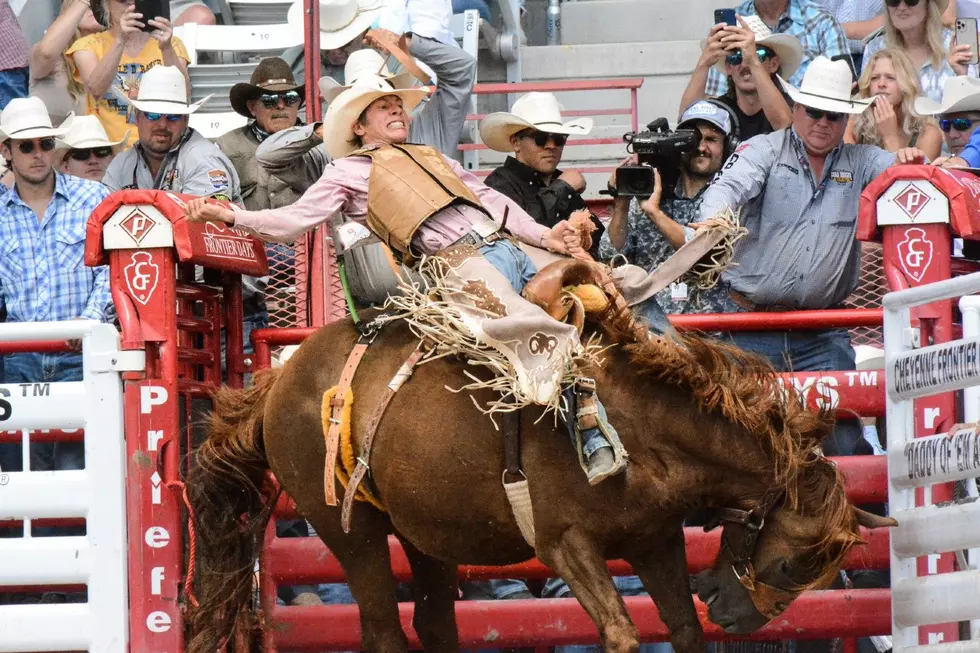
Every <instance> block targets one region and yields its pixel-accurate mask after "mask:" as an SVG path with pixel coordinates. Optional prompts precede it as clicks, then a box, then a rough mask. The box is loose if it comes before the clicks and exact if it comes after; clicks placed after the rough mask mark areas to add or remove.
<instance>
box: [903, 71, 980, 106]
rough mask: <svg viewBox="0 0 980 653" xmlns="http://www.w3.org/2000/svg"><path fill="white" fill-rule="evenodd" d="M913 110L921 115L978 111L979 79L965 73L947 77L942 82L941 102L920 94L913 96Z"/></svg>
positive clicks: (979, 103) (979, 102)
mask: <svg viewBox="0 0 980 653" xmlns="http://www.w3.org/2000/svg"><path fill="white" fill-rule="evenodd" d="M915 110H916V112H917V113H919V114H920V115H923V116H935V115H937V114H943V113H959V112H960V111H980V79H976V78H975V77H967V76H966V75H960V76H959V77H949V78H947V79H946V82H945V83H944V84H943V101H942V102H936V101H935V100H933V99H932V98H929V97H926V96H920V97H917V98H915Z"/></svg>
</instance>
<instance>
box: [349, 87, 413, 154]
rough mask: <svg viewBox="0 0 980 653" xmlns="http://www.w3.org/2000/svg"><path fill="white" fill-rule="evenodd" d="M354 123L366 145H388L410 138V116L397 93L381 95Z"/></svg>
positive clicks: (355, 129) (355, 131)
mask: <svg viewBox="0 0 980 653" xmlns="http://www.w3.org/2000/svg"><path fill="white" fill-rule="evenodd" d="M361 115H362V118H361V119H359V120H357V121H356V122H355V123H354V134H356V135H357V136H360V137H361V142H362V143H364V145H387V144H390V143H404V142H405V141H407V140H408V124H409V117H408V115H407V114H406V113H405V110H404V109H403V108H402V99H401V98H400V97H398V96H397V95H385V96H384V97H380V98H378V99H377V100H375V101H374V102H372V103H371V104H369V105H368V108H367V109H365V110H364V113H363V114H361Z"/></svg>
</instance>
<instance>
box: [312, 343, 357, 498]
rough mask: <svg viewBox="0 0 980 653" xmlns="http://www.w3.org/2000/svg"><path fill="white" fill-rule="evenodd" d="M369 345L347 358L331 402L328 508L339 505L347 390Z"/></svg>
mask: <svg viewBox="0 0 980 653" xmlns="http://www.w3.org/2000/svg"><path fill="white" fill-rule="evenodd" d="M367 348H368V346H367V343H361V342H359V343H357V344H356V345H354V348H353V349H352V350H351V352H350V355H348V356H347V362H346V363H345V364H344V371H343V372H341V374H340V381H339V382H338V383H337V386H336V387H337V392H336V394H335V395H334V397H333V399H332V400H331V402H330V428H329V429H328V430H327V433H326V439H327V455H326V459H325V461H324V468H323V495H324V497H325V499H326V502H327V505H328V506H336V505H337V485H336V484H337V480H336V475H337V454H338V452H339V451H340V427H341V424H342V420H341V412H342V411H343V409H344V404H345V397H346V396H347V390H348V389H349V388H350V387H351V383H353V381H354V374H355V373H356V372H357V366H358V365H360V364H361V359H362V358H364V352H366V351H367Z"/></svg>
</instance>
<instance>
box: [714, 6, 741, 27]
mask: <svg viewBox="0 0 980 653" xmlns="http://www.w3.org/2000/svg"><path fill="white" fill-rule="evenodd" d="M718 23H723V24H725V25H732V26H737V25H738V20H737V19H736V18H735V10H734V9H715V25H717V24H718Z"/></svg>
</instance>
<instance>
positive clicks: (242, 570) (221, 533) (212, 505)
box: [187, 370, 280, 653]
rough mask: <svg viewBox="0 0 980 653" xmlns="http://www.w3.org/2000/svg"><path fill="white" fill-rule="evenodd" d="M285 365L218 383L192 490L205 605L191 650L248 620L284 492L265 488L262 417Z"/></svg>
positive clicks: (208, 645)
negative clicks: (236, 383)
mask: <svg viewBox="0 0 980 653" xmlns="http://www.w3.org/2000/svg"><path fill="white" fill-rule="evenodd" d="M279 372H280V370H266V371H263V372H259V373H258V374H256V375H255V379H254V384H253V385H252V386H251V387H249V388H248V389H247V390H233V389H231V388H222V389H221V390H219V391H218V392H217V393H216V394H215V395H214V409H213V411H212V413H211V417H210V422H209V429H208V439H207V440H206V441H205V442H204V444H203V445H201V446H200V448H198V450H197V452H196V453H195V462H196V465H195V468H194V470H193V472H192V476H191V482H190V483H188V493H189V498H190V504H191V507H192V509H193V513H194V525H195V529H196V536H197V537H196V545H197V546H196V569H197V594H198V596H197V598H198V600H199V605H198V607H197V608H196V609H194V611H193V613H192V617H191V638H190V643H189V644H188V647H187V653H214V652H215V651H217V650H223V648H222V644H223V643H225V642H230V640H231V639H232V638H233V637H234V636H235V633H236V631H237V630H238V627H247V626H248V625H249V624H248V609H247V607H248V604H249V600H250V598H251V596H252V574H253V571H254V568H255V561H256V560H257V559H258V555H259V550H260V548H261V546H262V539H263V533H264V531H265V527H266V525H267V524H268V522H269V517H270V516H271V514H272V510H273V508H274V507H275V504H276V499H278V492H271V491H269V490H268V489H267V488H266V489H264V488H265V475H266V472H267V471H268V470H269V463H268V461H267V460H266V456H265V447H264V444H263V439H262V418H263V413H264V410H265V403H266V398H267V397H268V394H269V391H270V390H271V389H272V386H273V385H274V384H275V382H276V380H277V379H278V378H279ZM243 619H244V620H245V621H244V622H240V620H243ZM238 632H240V631H238ZM246 632H247V631H246Z"/></svg>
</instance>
